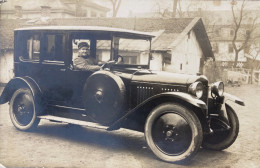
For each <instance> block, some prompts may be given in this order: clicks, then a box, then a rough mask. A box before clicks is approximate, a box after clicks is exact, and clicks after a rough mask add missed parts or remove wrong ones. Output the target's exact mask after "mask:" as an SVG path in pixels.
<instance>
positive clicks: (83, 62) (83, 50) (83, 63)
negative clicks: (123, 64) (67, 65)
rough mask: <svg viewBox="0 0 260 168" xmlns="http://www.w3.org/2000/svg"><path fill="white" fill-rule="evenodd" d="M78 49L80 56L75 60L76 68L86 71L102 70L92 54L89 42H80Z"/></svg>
mask: <svg viewBox="0 0 260 168" xmlns="http://www.w3.org/2000/svg"><path fill="white" fill-rule="evenodd" d="M78 49H79V51H78V58H76V59H75V60H74V61H73V64H74V67H75V69H79V70H85V71H97V70H100V66H98V65H97V64H98V62H97V60H96V59H95V58H93V57H91V56H90V51H89V44H88V43H87V42H81V43H79V44H78Z"/></svg>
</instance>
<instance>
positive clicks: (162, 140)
mask: <svg viewBox="0 0 260 168" xmlns="http://www.w3.org/2000/svg"><path fill="white" fill-rule="evenodd" d="M152 138H153V140H154V143H155V145H156V146H157V148H158V149H160V150H161V151H162V152H164V153H166V154H167V155H179V154H180V153H183V152H185V151H186V150H187V149H188V148H189V146H190V143H191V140H192V132H191V128H190V126H189V124H188V123H187V121H186V120H185V118H183V117H182V116H180V115H179V114H175V113H170V112H169V113H165V114H163V115H161V116H160V117H158V118H157V119H156V120H155V122H154V125H153V128H152Z"/></svg>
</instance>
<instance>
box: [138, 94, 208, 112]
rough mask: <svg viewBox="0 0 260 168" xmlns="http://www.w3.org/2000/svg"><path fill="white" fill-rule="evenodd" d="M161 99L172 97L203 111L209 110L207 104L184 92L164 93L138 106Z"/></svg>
mask: <svg viewBox="0 0 260 168" xmlns="http://www.w3.org/2000/svg"><path fill="white" fill-rule="evenodd" d="M161 97H172V98H174V99H179V100H182V101H185V102H187V103H189V104H192V105H194V106H196V107H198V108H201V109H203V110H206V109H207V105H206V104H205V102H203V101H202V100H200V99H198V98H197V97H195V96H192V95H190V94H187V93H183V92H164V93H161V94H157V95H155V96H152V97H150V98H148V99H147V100H145V101H144V102H142V103H141V104H139V105H138V106H140V105H143V104H146V103H147V102H149V101H153V100H155V99H158V98H161Z"/></svg>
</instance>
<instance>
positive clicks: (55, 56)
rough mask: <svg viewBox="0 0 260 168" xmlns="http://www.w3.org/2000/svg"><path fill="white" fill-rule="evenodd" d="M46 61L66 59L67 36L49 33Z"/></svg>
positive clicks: (44, 58)
mask: <svg viewBox="0 0 260 168" xmlns="http://www.w3.org/2000/svg"><path fill="white" fill-rule="evenodd" d="M45 45H46V46H45V48H46V50H45V54H44V55H43V60H45V61H64V55H65V36H63V35H47V36H46V44H45Z"/></svg>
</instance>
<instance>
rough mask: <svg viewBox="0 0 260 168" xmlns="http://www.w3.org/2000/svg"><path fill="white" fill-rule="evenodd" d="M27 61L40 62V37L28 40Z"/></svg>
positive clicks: (32, 37) (35, 36)
mask: <svg viewBox="0 0 260 168" xmlns="http://www.w3.org/2000/svg"><path fill="white" fill-rule="evenodd" d="M27 55H28V57H27V59H29V60H39V58H40V36H39V35H33V36H31V37H29V39H28V40H27Z"/></svg>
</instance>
